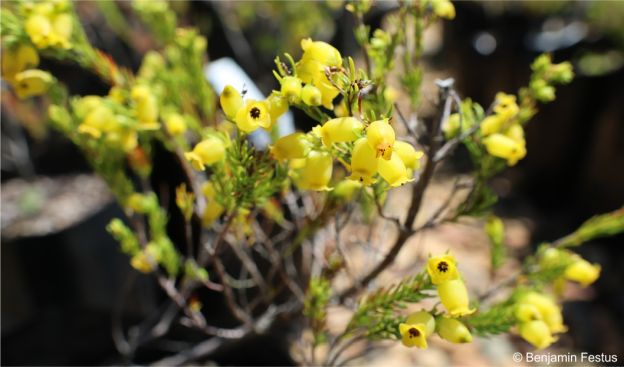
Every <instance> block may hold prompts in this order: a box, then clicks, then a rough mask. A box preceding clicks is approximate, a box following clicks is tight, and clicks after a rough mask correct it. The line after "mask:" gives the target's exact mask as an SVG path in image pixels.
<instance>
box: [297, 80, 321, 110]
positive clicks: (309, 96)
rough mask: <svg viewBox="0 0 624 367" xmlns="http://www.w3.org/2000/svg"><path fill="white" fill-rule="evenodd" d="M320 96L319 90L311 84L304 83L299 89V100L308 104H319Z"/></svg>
mask: <svg viewBox="0 0 624 367" xmlns="http://www.w3.org/2000/svg"><path fill="white" fill-rule="evenodd" d="M322 98H323V96H322V95H321V91H320V90H319V89H318V88H317V87H315V86H313V85H311V84H306V85H305V87H303V89H302V90H301V100H302V101H303V103H305V104H307V105H308V106H320V105H321V104H322V103H323V101H322Z"/></svg>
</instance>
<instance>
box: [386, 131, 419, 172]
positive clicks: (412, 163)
mask: <svg viewBox="0 0 624 367" xmlns="http://www.w3.org/2000/svg"><path fill="white" fill-rule="evenodd" d="M392 151H393V154H394V153H396V154H397V155H398V156H399V158H400V159H401V160H402V161H403V164H405V167H406V168H409V169H411V170H417V169H418V167H420V158H422V157H423V155H424V153H423V152H421V151H416V149H414V147H413V146H412V144H410V143H407V142H404V141H400V140H397V141H395V142H394V146H393V147H392ZM410 177H411V175H410Z"/></svg>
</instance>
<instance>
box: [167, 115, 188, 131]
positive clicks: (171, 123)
mask: <svg viewBox="0 0 624 367" xmlns="http://www.w3.org/2000/svg"><path fill="white" fill-rule="evenodd" d="M165 128H166V129H167V132H168V133H169V134H171V135H173V136H176V135H182V134H184V133H185V132H186V128H187V127H186V121H185V120H184V117H182V116H181V115H180V114H178V113H171V114H169V116H167V118H166V119H165Z"/></svg>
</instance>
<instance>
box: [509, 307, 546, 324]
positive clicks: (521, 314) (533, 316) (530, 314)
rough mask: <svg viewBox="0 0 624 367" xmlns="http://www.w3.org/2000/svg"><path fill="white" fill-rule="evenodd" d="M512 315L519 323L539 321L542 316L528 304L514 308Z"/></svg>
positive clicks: (535, 308)
mask: <svg viewBox="0 0 624 367" xmlns="http://www.w3.org/2000/svg"><path fill="white" fill-rule="evenodd" d="M514 315H515V316H516V319H518V321H520V322H526V321H534V320H541V319H542V314H541V313H540V312H539V310H538V309H537V307H535V305H532V304H529V303H519V304H517V305H516V306H515V311H514Z"/></svg>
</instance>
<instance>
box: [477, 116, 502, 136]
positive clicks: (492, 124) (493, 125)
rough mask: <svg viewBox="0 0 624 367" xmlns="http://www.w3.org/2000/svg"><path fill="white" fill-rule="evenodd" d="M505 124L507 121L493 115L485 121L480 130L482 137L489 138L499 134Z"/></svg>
mask: <svg viewBox="0 0 624 367" xmlns="http://www.w3.org/2000/svg"><path fill="white" fill-rule="evenodd" d="M503 124H505V120H504V119H502V118H501V117H500V116H498V115H491V116H488V117H486V118H484V119H483V121H482V122H481V126H480V130H481V135H483V136H488V135H492V134H494V133H497V132H499V131H500V130H501V128H502V127H503Z"/></svg>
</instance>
